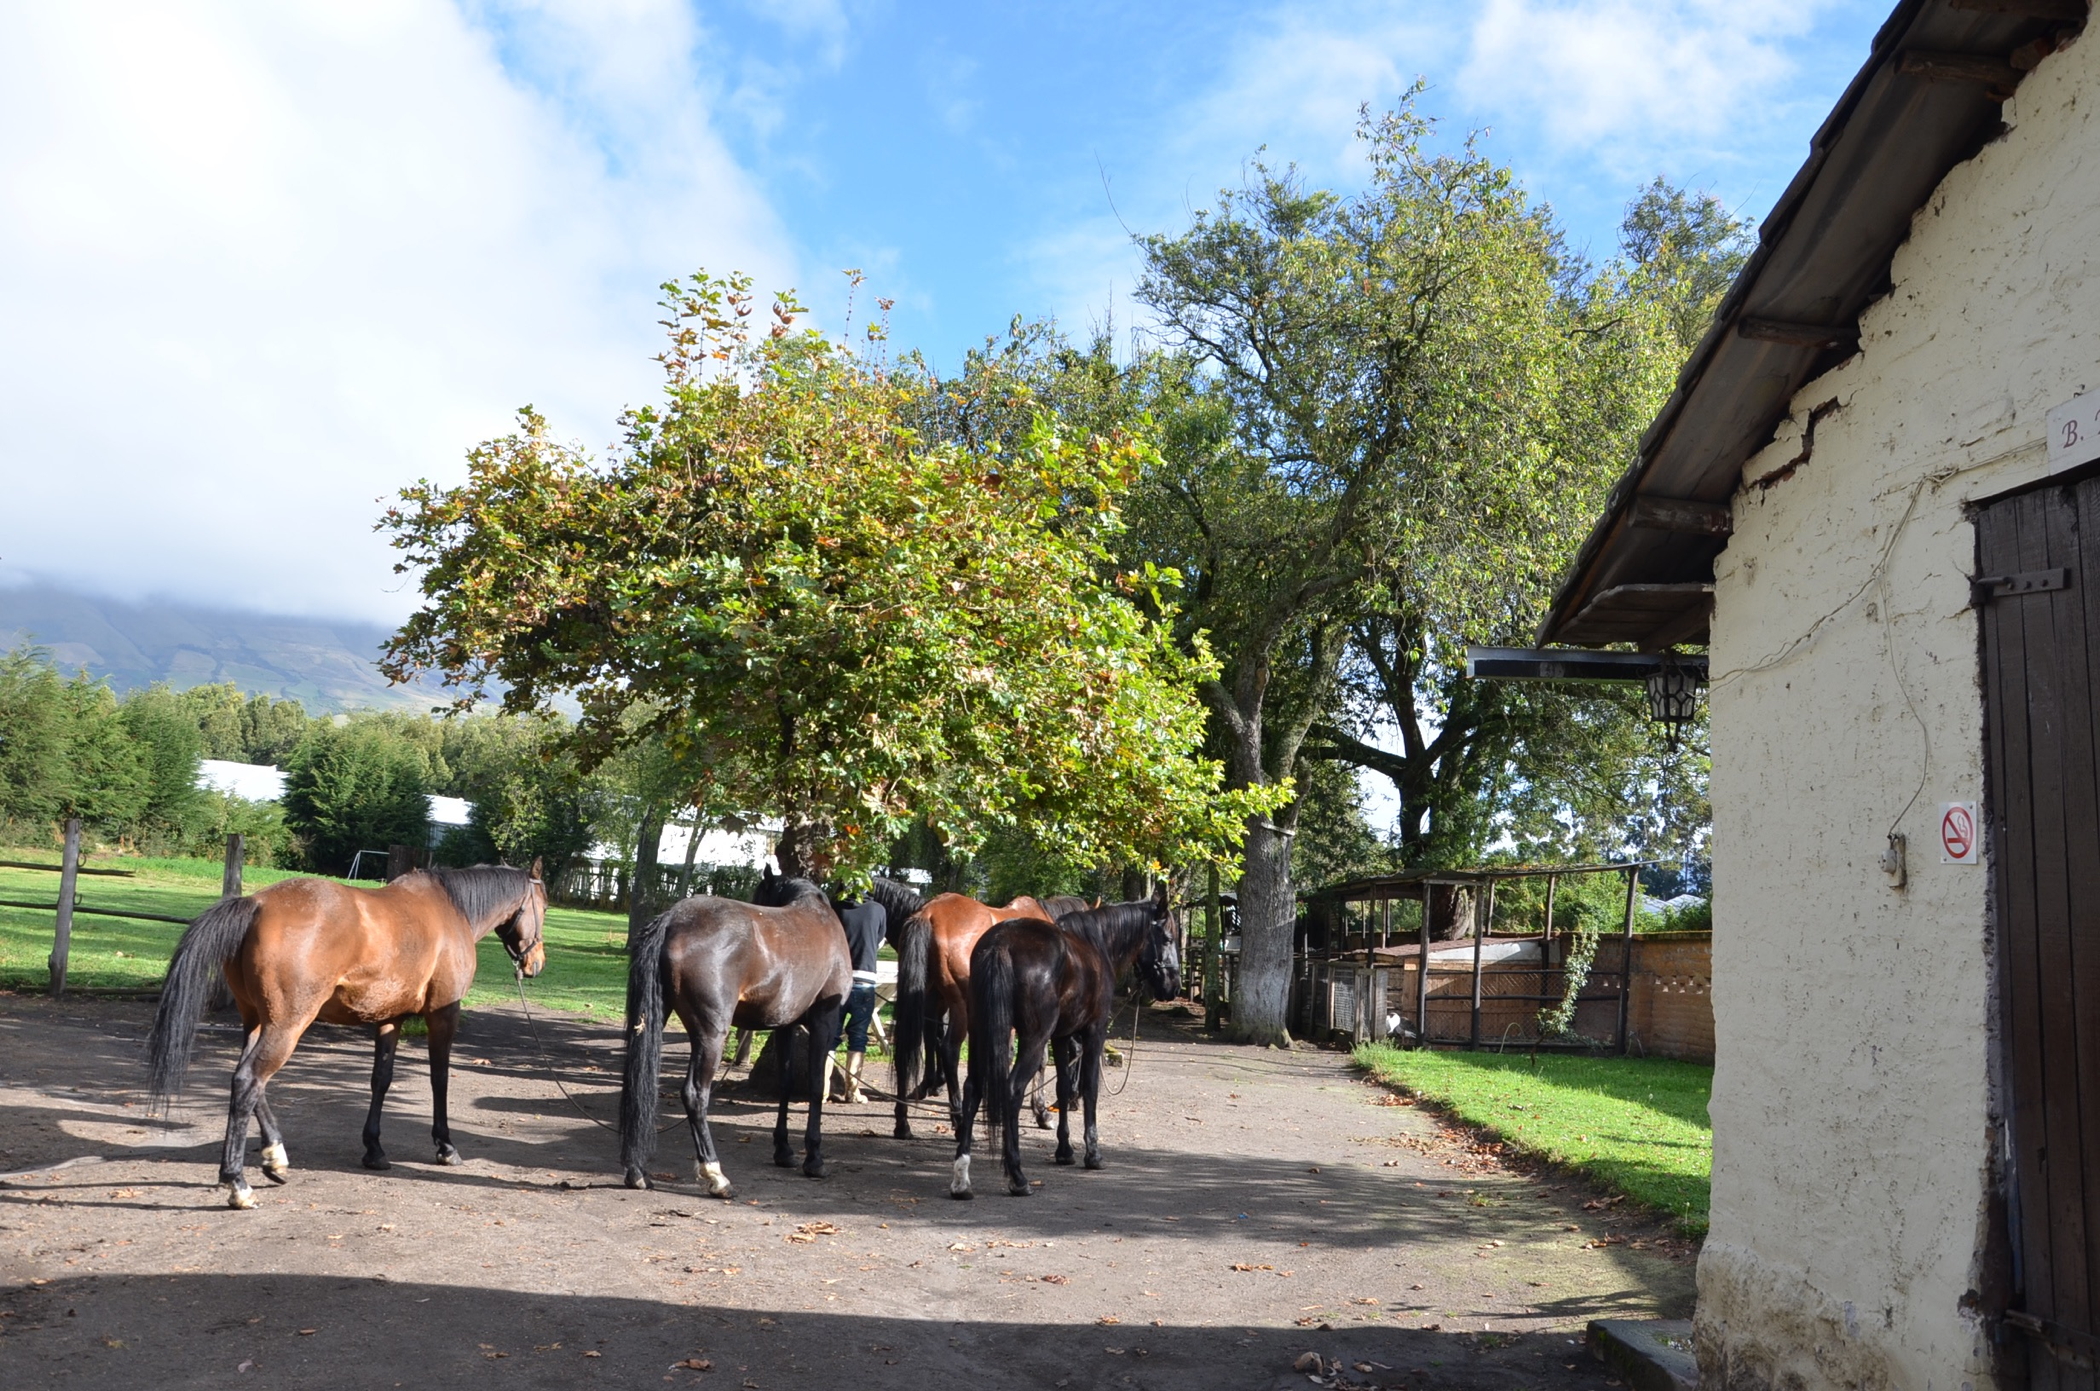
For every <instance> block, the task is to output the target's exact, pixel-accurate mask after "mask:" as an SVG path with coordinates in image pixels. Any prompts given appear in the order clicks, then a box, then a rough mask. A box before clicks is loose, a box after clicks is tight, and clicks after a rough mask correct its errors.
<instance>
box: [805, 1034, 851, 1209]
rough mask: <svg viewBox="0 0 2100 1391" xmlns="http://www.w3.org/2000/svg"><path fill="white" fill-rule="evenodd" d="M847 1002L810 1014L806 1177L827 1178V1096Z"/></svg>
mask: <svg viewBox="0 0 2100 1391" xmlns="http://www.w3.org/2000/svg"><path fill="white" fill-rule="evenodd" d="M844 1005H845V1001H844V1000H833V1001H831V1002H830V1003H829V1004H824V1003H820V1004H818V1006H817V1007H816V1008H815V1009H814V1010H812V1011H810V1013H809V1016H808V1017H809V1081H810V1089H809V1125H808V1128H807V1129H805V1130H804V1131H803V1133H802V1174H803V1176H804V1177H805V1178H822V1177H824V1093H825V1091H826V1090H827V1089H828V1085H829V1078H830V1076H831V1050H832V1049H834V1048H836V1047H838V1046H839V1015H840V1011H841V1010H842V1009H843V1007H844Z"/></svg>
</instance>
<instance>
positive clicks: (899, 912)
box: [868, 879, 926, 930]
mask: <svg viewBox="0 0 2100 1391" xmlns="http://www.w3.org/2000/svg"><path fill="white" fill-rule="evenodd" d="M868 897H869V898H872V899H874V900H875V901H876V902H877V903H879V904H881V905H882V910H883V912H885V913H887V914H889V920H890V927H891V928H892V930H894V929H896V928H900V927H902V926H903V925H904V924H905V922H906V921H908V920H909V919H911V918H915V917H917V916H918V915H919V913H920V911H921V910H922V909H924V908H925V907H926V900H925V899H924V898H923V897H921V896H920V894H919V891H918V890H917V889H914V888H913V887H912V886H911V885H909V884H900V883H898V882H897V881H896V880H894V879H874V880H871V881H870V882H869V884H868Z"/></svg>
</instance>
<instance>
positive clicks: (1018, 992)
mask: <svg viewBox="0 0 2100 1391" xmlns="http://www.w3.org/2000/svg"><path fill="white" fill-rule="evenodd" d="M1174 941H1175V932H1174V919H1173V914H1172V913H1171V912H1169V911H1168V908H1167V891H1166V888H1165V886H1164V885H1162V886H1161V887H1160V889H1159V891H1158V892H1157V893H1155V894H1154V895H1153V896H1152V897H1151V898H1149V899H1144V900H1142V901H1140V902H1137V903H1116V904H1111V905H1109V906H1108V907H1106V908H1093V909H1088V910H1085V911H1083V912H1076V913H1068V914H1066V915H1065V916H1064V917H1062V918H1060V919H1058V921H1057V923H1056V925H1055V926H1053V925H1051V924H1049V923H1046V922H1042V921H1040V920H1037V919H1032V918H1010V919H1008V920H1007V921H1005V922H1002V923H999V924H998V925H997V926H995V927H993V928H992V929H991V931H989V932H987V933H985V934H984V936H983V937H982V938H981V939H980V940H979V941H978V943H977V946H976V948H975V949H974V950H973V951H972V952H971V953H970V1072H969V1078H968V1080H967V1081H966V1082H965V1083H964V1085H963V1098H962V1124H961V1125H960V1126H959V1127H958V1128H957V1130H956V1136H955V1141H956V1143H955V1173H954V1177H953V1178H951V1179H950V1181H949V1184H948V1192H949V1195H950V1196H952V1197H956V1198H968V1197H972V1196H974V1195H973V1194H972V1193H971V1191H970V1135H971V1131H972V1130H974V1129H975V1128H976V1127H975V1123H976V1120H977V1107H978V1103H979V1102H980V1101H982V1102H985V1103H986V1104H988V1105H990V1106H992V1107H995V1108H996V1112H995V1114H996V1116H997V1119H998V1121H999V1131H1000V1141H1001V1151H1002V1156H1001V1157H1002V1158H1003V1159H1004V1161H1005V1167H1006V1191H1007V1192H1009V1193H1011V1194H1013V1195H1014V1196H1016V1197H1026V1196H1027V1194H1028V1191H1029V1190H1028V1179H1027V1178H1026V1176H1024V1175H1023V1174H1022V1172H1021V1102H1022V1099H1023V1095H1024V1093H1025V1092H1026V1091H1027V1090H1028V1082H1029V1079H1030V1078H1031V1077H1033V1076H1034V1075H1035V1074H1036V1072H1037V1071H1039V1070H1040V1069H1041V1068H1042V1065H1043V1049H1044V1046H1045V1045H1046V1044H1047V1045H1049V1046H1050V1048H1051V1050H1052V1053H1053V1056H1054V1057H1055V1058H1056V1061H1057V1108H1058V1110H1057V1152H1056V1155H1055V1156H1054V1157H1055V1159H1056V1162H1057V1163H1059V1164H1070V1163H1071V1162H1072V1135H1071V1124H1072V1103H1073V1102H1074V1101H1075V1100H1081V1099H1083V1100H1084V1101H1085V1104H1086V1131H1085V1143H1086V1167H1087V1168H1089V1169H1098V1168H1100V1167H1101V1144H1100V1139H1099V1135H1098V1133H1097V1132H1096V1130H1095V1127H1094V1109H1095V1105H1096V1103H1097V1101H1098V1100H1099V1098H1100V1094H1101V1054H1102V1050H1103V1049H1104V1048H1105V1047H1106V1045H1107V1042H1108V1021H1109V1016H1110V1015H1111V1014H1113V1013H1114V1011H1115V994H1116V977H1117V976H1119V975H1121V974H1122V973H1123V971H1124V970H1125V968H1127V967H1128V966H1129V965H1130V964H1131V962H1132V961H1136V962H1137V963H1138V968H1139V984H1140V986H1141V987H1145V988H1149V989H1150V990H1151V991H1152V993H1153V995H1154V996H1156V997H1157V998H1159V999H1162V1000H1169V999H1172V998H1173V997H1174V996H1176V995H1178V994H1180V993H1181V961H1180V958H1179V955H1178V953H1177V952H1176V950H1175V946H1174ZM1017 1035H1018V1046H1016V1044H1015V1039H1016V1036H1017Z"/></svg>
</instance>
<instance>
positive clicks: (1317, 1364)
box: [1291, 1352, 1327, 1376]
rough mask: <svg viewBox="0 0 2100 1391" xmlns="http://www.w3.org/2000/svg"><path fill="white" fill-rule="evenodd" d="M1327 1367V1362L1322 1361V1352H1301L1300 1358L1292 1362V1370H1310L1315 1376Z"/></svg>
mask: <svg viewBox="0 0 2100 1391" xmlns="http://www.w3.org/2000/svg"><path fill="white" fill-rule="evenodd" d="M1326 1369H1327V1367H1326V1364H1325V1363H1323V1362H1322V1361H1320V1354H1318V1353H1317V1352H1301V1353H1299V1354H1298V1360H1297V1361H1296V1362H1293V1363H1291V1370H1292V1371H1294V1372H1310V1373H1312V1374H1313V1375H1314V1376H1318V1375H1319V1374H1320V1373H1321V1372H1323V1371H1325V1370H1326Z"/></svg>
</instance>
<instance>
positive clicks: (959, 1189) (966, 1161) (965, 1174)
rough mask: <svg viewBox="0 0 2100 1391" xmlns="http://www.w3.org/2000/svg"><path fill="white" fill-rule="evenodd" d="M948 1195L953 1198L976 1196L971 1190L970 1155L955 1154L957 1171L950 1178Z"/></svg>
mask: <svg viewBox="0 0 2100 1391" xmlns="http://www.w3.org/2000/svg"><path fill="white" fill-rule="evenodd" d="M948 1196H949V1197H951V1198H974V1197H976V1196H977V1195H976V1194H974V1193H972V1192H971V1191H970V1156H969V1155H967V1154H958V1155H956V1156H955V1172H954V1174H953V1175H952V1176H951V1177H950V1178H949V1180H948Z"/></svg>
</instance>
